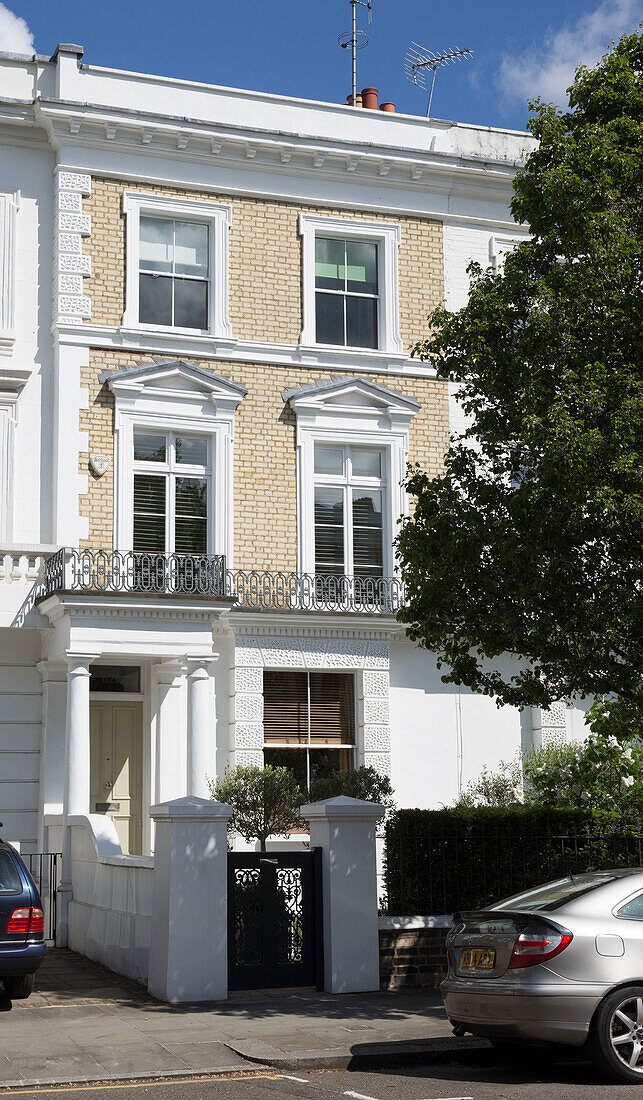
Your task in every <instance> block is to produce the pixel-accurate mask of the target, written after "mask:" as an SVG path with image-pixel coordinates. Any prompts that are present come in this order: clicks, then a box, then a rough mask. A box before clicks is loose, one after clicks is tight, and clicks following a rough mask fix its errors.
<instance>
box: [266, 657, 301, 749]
mask: <svg viewBox="0 0 643 1100" xmlns="http://www.w3.org/2000/svg"><path fill="white" fill-rule="evenodd" d="M263 736H264V742H265V743H266V744H267V745H270V744H273V745H275V744H281V745H305V744H306V743H307V741H308V683H307V674H306V673H305V672H264V674H263Z"/></svg>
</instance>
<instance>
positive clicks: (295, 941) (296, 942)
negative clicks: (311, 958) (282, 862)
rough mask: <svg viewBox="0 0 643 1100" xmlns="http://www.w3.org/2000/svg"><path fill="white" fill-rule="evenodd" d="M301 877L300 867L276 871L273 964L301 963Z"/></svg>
mask: <svg viewBox="0 0 643 1100" xmlns="http://www.w3.org/2000/svg"><path fill="white" fill-rule="evenodd" d="M303 900H304V892H303V888H302V875H301V868H300V867H278V868H277V936H276V941H277V942H276V945H275V946H276V954H277V962H280V963H300V962H301V961H302V959H303V948H304V926H303Z"/></svg>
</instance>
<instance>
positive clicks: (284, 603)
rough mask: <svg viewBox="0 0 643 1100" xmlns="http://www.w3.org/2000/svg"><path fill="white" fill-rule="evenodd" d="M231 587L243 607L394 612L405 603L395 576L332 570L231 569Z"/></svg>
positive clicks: (401, 587)
mask: <svg viewBox="0 0 643 1100" xmlns="http://www.w3.org/2000/svg"><path fill="white" fill-rule="evenodd" d="M226 578H227V588H228V591H229V592H230V593H234V594H235V596H236V598H237V603H238V606H239V607H240V608H244V609H245V608H247V609H248V610H253V611H353V612H361V613H362V614H371V615H375V614H379V615H382V614H384V615H394V614H395V613H396V612H397V611H399V610H400V608H401V607H402V606H403V603H404V586H403V583H402V581H401V580H398V579H397V578H395V577H351V576H347V575H346V574H330V573H271V572H266V571H263V570H256V569H252V570H242V569H236V570H232V571H231V570H228V571H227V572H226Z"/></svg>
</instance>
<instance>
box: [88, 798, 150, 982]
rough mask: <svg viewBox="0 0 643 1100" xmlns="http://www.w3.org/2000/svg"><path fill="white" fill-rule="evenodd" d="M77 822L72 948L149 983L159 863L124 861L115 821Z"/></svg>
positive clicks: (95, 817) (143, 859) (135, 859)
mask: <svg viewBox="0 0 643 1100" xmlns="http://www.w3.org/2000/svg"><path fill="white" fill-rule="evenodd" d="M72 820H73V826H72V830H71V834H72V836H71V859H72V882H73V901H70V903H69V913H68V920H69V946H70V947H71V948H72V950H74V951H79V952H80V953H81V954H83V955H87V957H88V958H90V959H95V960H96V961H97V962H100V963H102V964H103V966H107V967H109V969H110V970H115V971H116V973H117V974H126V975H127V976H128V977H129V978H135V979H136V980H137V981H143V982H145V981H147V966H148V955H149V947H150V924H151V912H152V885H153V876H154V861H153V859H152V858H151V857H149V856H147V857H146V856H124V855H122V854H121V851H120V845H119V843H118V837H117V836H116V830H115V828H114V826H113V823H112V821H111V819H110V818H108V817H102V816H101V815H98V814H91V815H89V817H84V818H73V819H72ZM96 830H99V833H98V835H97V832H96Z"/></svg>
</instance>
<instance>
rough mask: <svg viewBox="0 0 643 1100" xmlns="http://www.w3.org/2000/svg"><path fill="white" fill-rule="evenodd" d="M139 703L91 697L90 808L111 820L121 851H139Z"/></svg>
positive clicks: (140, 767)
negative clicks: (99, 699) (92, 698)
mask: <svg viewBox="0 0 643 1100" xmlns="http://www.w3.org/2000/svg"><path fill="white" fill-rule="evenodd" d="M142 717H143V716H142V703H140V702H113V701H107V700H105V701H103V700H101V701H96V700H92V702H91V705H90V728H91V764H90V776H91V779H90V810H91V812H92V813H104V814H107V816H108V817H111V819H112V821H113V822H114V825H115V828H116V832H117V833H118V839H119V840H120V844H121V848H122V849H123V852H126V853H129V854H140V852H141V851H142V809H143V807H142V761H141V757H142V740H143V722H142Z"/></svg>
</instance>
